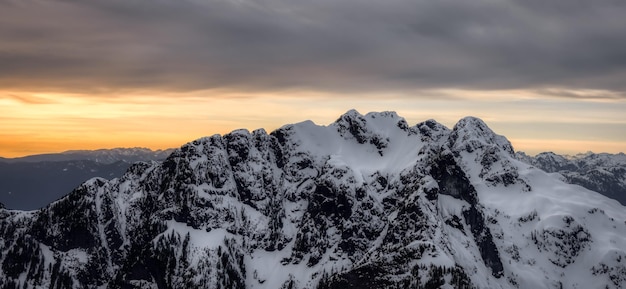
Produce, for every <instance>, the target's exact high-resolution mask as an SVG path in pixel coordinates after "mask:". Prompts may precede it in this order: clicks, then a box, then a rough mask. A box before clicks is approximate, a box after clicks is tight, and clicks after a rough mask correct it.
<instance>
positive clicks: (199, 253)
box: [0, 110, 626, 289]
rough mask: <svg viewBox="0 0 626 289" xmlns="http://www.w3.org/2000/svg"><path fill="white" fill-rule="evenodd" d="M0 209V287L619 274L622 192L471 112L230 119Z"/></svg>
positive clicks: (385, 284)
mask: <svg viewBox="0 0 626 289" xmlns="http://www.w3.org/2000/svg"><path fill="white" fill-rule="evenodd" d="M0 216H1V217H0V234H1V237H0V249H1V250H2V254H1V255H0V258H1V259H0V264H1V267H0V268H1V270H0V273H1V274H0V287H2V288H40V287H45V288H528V289H531V288H532V289H537V288H580V289H592V288H624V287H625V286H626V252H625V251H626V210H624V207H623V206H621V205H620V204H619V203H618V202H616V201H614V200H611V199H609V198H606V197H604V196H602V195H600V194H598V193H596V192H592V191H589V190H587V189H584V188H582V187H580V186H574V185H569V184H567V183H564V182H563V181H562V180H560V179H559V178H555V177H554V176H553V175H551V174H548V173H546V172H544V171H543V170H540V169H537V168H535V167H533V166H530V165H528V164H525V163H523V162H521V161H519V160H517V159H516V158H515V155H514V151H513V148H512V146H511V144H510V143H509V142H508V141H507V139H506V138H504V137H503V136H499V135H497V134H495V133H494V132H493V131H491V129H489V128H488V127H487V125H485V123H483V122H482V121H481V120H479V119H476V118H472V117H468V118H464V119H462V120H460V121H459V122H458V123H457V124H456V125H455V126H454V128H452V129H448V128H446V127H444V126H443V125H441V124H439V123H437V122H435V121H433V120H428V121H425V122H422V123H419V124H417V125H415V126H409V125H408V124H407V123H406V121H405V120H404V119H402V118H401V117H399V116H397V115H396V114H395V113H392V112H383V113H369V114H367V115H361V114H359V113H358V112H356V111H354V110H352V111H349V112H347V113H346V114H344V115H342V116H341V117H340V118H339V119H338V120H337V121H336V122H334V123H332V124H330V125H328V126H319V125H316V124H314V123H312V122H310V121H308V122H302V123H298V124H293V125H286V126H284V127H282V128H280V129H278V130H276V131H274V132H272V133H270V134H267V133H266V132H265V131H264V130H262V129H259V130H255V131H253V132H248V131H246V130H237V131H233V132H232V133H230V134H227V135H224V136H219V135H214V136H211V137H206V138H201V139H198V140H195V141H193V142H191V143H188V144H185V145H184V146H182V147H181V148H180V149H177V150H175V151H174V152H173V153H172V154H171V155H170V156H169V157H168V158H167V159H166V160H165V161H164V162H162V163H156V162H152V163H138V164H135V165H133V166H132V167H131V168H130V169H129V170H128V171H127V172H126V174H124V176H122V177H121V178H119V179H114V180H111V181H107V180H104V179H97V178H96V179H92V180H90V181H88V182H86V183H84V184H82V185H81V186H80V187H78V188H76V189H75V190H74V191H73V192H72V193H70V194H69V195H68V196H66V197H65V198H63V199H61V200H59V201H57V202H54V203H52V204H50V205H49V206H47V207H46V208H43V209H41V210H38V211H29V212H24V211H11V210H5V209H0Z"/></svg>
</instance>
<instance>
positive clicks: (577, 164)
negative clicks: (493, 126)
mask: <svg viewBox="0 0 626 289" xmlns="http://www.w3.org/2000/svg"><path fill="white" fill-rule="evenodd" d="M516 157H517V158H518V159H519V160H521V161H524V162H526V163H528V164H531V165H533V166H535V167H538V168H540V169H542V170H544V171H546V172H549V173H559V174H561V175H562V176H563V178H564V180H565V181H566V182H568V183H571V184H576V185H580V186H583V187H585V188H587V189H590V190H592V191H596V192H599V193H601V194H603V195H605V196H607V197H609V198H613V199H616V200H617V201H619V202H620V203H622V205H626V155H625V154H624V153H619V154H608V153H600V154H595V153H592V152H588V153H584V154H577V155H575V156H562V155H558V154H555V153H552V152H544V153H540V154H538V155H536V156H534V157H532V156H529V155H527V154H525V153H523V152H517V153H516Z"/></svg>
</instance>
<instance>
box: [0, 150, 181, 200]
mask: <svg viewBox="0 0 626 289" xmlns="http://www.w3.org/2000/svg"><path fill="white" fill-rule="evenodd" d="M172 151H173V150H172V149H168V150H156V151H153V150H150V149H147V148H115V149H100V150H93V151H88V150H80V151H67V152H63V153H57V154H41V155H32V156H26V157H20V158H0V202H1V203H3V204H4V205H5V206H6V207H7V208H10V209H19V210H33V209H38V208H41V207H43V206H45V205H47V204H49V203H51V202H52V201H54V200H57V199H59V198H61V197H62V196H64V195H66V194H68V193H69V192H71V191H72V189H74V188H76V187H77V186H78V185H80V184H81V183H83V182H85V181H86V180H88V179H91V178H93V177H103V178H106V179H112V178H116V177H120V176H122V174H123V173H124V172H125V171H126V170H127V169H128V167H130V165H131V164H133V163H135V162H138V161H158V160H163V159H165V158H166V157H167V156H168V155H169V154H170V153H171V152H172Z"/></svg>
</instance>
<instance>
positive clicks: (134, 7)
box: [0, 0, 626, 98]
mask: <svg viewBox="0 0 626 289" xmlns="http://www.w3.org/2000/svg"><path fill="white" fill-rule="evenodd" d="M624 3H626V2H624V1H621V0H615V1H610V0H598V1H572V0H554V1H540V0H530V1H528V0H524V1H522V0H519V1H511V0H509V1H498V0H468V1H452V0H446V1H409V0H389V1H371V0H344V1H329V0H318V1H303V0H289V1H287V0H257V1H250V0H230V1H220V0H179V1H174V0H153V1H148V0H136V1H125V0H92V1H56V0H52V1H38V0H22V1H16V0H0V86H2V87H5V88H7V87H26V86H28V87H30V88H34V89H36V88H41V89H67V88H68V87H70V88H71V89H73V90H84V91H108V90H112V89H164V90H171V91H188V90H197V89H212V88H235V89H250V90H277V89H278V90H279V89H288V88H306V89H312V90H320V91H371V90H382V91H410V90H416V89H428V88H463V89H510V88H519V89H536V90H541V89H545V88H552V87H561V88H568V89H579V88H583V89H597V90H607V91H613V92H615V93H614V94H611V95H612V96H613V95H615V96H618V97H619V98H624V93H623V92H624V91H625V90H626V81H624V79H626V30H625V28H624V27H626V17H624V15H626V4H624ZM560 95H561V96H565V97H567V95H566V93H560ZM571 97H577V96H576V95H572V96H571Z"/></svg>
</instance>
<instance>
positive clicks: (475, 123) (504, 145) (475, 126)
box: [448, 116, 515, 156]
mask: <svg viewBox="0 0 626 289" xmlns="http://www.w3.org/2000/svg"><path fill="white" fill-rule="evenodd" d="M448 144H449V145H450V148H451V149H453V150H455V151H459V152H460V151H467V152H470V153H471V152H473V151H475V150H477V149H481V148H483V149H484V148H486V147H497V148H499V149H500V150H502V151H504V152H506V153H508V154H509V155H510V156H513V155H514V153H515V152H514V150H513V146H512V145H511V143H510V142H509V141H508V140H507V139H506V138H505V137H504V136H501V135H498V134H496V133H495V132H493V130H491V128H489V126H487V124H486V123H485V122H484V121H483V120H481V119H480V118H477V117H473V116H467V117H464V118H462V119H461V120H459V121H458V122H457V123H456V125H454V128H453V129H452V132H451V134H450V137H449V139H448Z"/></svg>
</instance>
